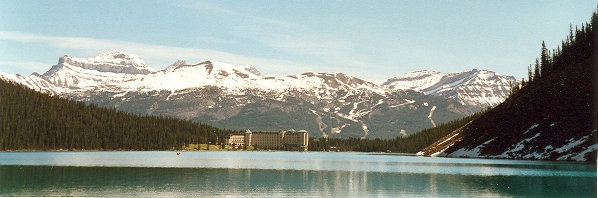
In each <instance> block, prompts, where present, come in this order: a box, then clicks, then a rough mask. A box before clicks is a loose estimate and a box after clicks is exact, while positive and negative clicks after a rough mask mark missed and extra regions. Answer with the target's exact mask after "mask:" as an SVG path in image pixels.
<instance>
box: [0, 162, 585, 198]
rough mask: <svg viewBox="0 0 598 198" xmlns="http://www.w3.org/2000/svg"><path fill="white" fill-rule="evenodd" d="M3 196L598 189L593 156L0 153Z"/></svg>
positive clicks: (556, 193) (541, 193)
mask: <svg viewBox="0 0 598 198" xmlns="http://www.w3.org/2000/svg"><path fill="white" fill-rule="evenodd" d="M0 196H144V197H145V196H148V197H149V196H152V197H154V196H169V197H170V196H201V197H241V196H243V197H313V196H323V197H413V196H420V197H421V196H424V197H513V196H533V197H572V196H574V197H596V164H580V163H570V162H545V161H519V160H493V159H457V158H427V157H416V156H398V155H380V154H374V153H326V152H209V151H197V152H182V154H181V155H180V156H179V155H176V152H174V151H140V152H139V151H123V152H0Z"/></svg>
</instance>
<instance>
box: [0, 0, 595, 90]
mask: <svg viewBox="0 0 598 198" xmlns="http://www.w3.org/2000/svg"><path fill="white" fill-rule="evenodd" d="M596 5H598V1H596V0H583V1H582V0H572V1H477V0H476V1H425V0H423V1H419V0H418V1H400V0H390V1H381V0H376V1H374V0H371V1H366V0H364V1H336V0H335V1H333V0H301V1H299V0H297V1H274V0H265V1H238V0H225V1H146V0H143V1H70V0H68V1H0V72H9V73H19V74H22V75H29V74H30V73H31V72H38V73H43V72H45V71H46V70H48V69H50V67H51V66H52V65H54V64H56V62H57V60H58V57H60V56H62V55H71V56H76V57H88V56H94V55H97V54H99V53H101V52H106V51H126V52H129V53H132V54H136V55H139V56H141V57H142V58H143V59H144V60H145V61H146V62H147V63H148V65H150V66H151V67H153V68H154V69H157V70H159V69H163V68H164V67H166V66H167V65H169V64H171V63H172V62H174V61H176V60H178V59H185V60H187V62H188V63H196V62H200V61H204V60H208V59H212V60H218V61H222V62H229V63H233V64H253V65H255V66H256V67H257V68H258V70H260V71H261V72H262V73H264V74H265V75H282V74H296V73H303V72H308V71H314V72H343V73H347V74H350V75H354V76H357V77H360V78H363V79H365V80H369V81H372V82H376V83H381V82H384V81H385V80H386V79H388V78H391V77H394V76H397V75H400V74H403V73H405V72H409V71H414V70H421V69H428V70H436V71H441V72H461V71H465V70H470V69H473V68H478V69H487V70H492V71H496V72H498V73H501V74H508V75H514V76H516V77H518V78H521V77H524V76H525V75H526V73H527V69H526V67H527V65H529V64H530V63H533V62H534V59H535V58H536V56H537V55H538V53H539V50H540V49H539V48H540V43H541V42H542V40H545V41H546V44H547V46H548V47H549V48H554V47H556V46H557V44H558V43H560V42H561V40H562V39H563V38H565V36H566V35H567V34H568V32H569V24H573V25H581V24H582V23H584V22H586V21H588V20H589V18H590V16H591V14H592V11H593V10H594V9H596Z"/></svg>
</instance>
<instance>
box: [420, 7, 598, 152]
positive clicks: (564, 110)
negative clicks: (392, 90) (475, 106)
mask: <svg viewBox="0 0 598 198" xmlns="http://www.w3.org/2000/svg"><path fill="white" fill-rule="evenodd" d="M597 27H598V14H597V13H596V12H594V14H593V16H592V18H591V22H590V23H586V24H583V25H582V26H581V27H579V26H578V27H575V28H573V27H572V26H571V28H570V35H569V36H568V37H567V38H566V39H565V40H563V42H562V45H561V46H558V47H557V49H555V50H552V52H551V51H549V50H548V49H547V48H546V45H545V44H544V42H542V45H541V50H540V57H539V59H536V63H535V66H534V67H533V69H532V66H531V65H530V67H529V68H528V71H529V72H528V73H529V77H528V80H527V82H526V81H525V80H522V82H521V84H520V85H518V86H516V87H514V89H513V93H512V95H511V96H510V97H509V98H508V99H507V100H506V101H505V102H503V103H502V104H500V105H498V106H497V107H496V108H494V109H493V110H491V111H489V112H488V113H486V114H484V115H483V116H481V117H480V118H478V119H476V120H475V121H473V122H472V123H470V124H468V125H466V126H464V127H463V128H462V129H460V130H457V131H455V132H454V133H452V134H451V135H449V136H447V137H445V138H443V139H441V140H439V141H438V142H436V143H434V144H433V145H431V146H430V147H427V148H426V149H424V150H423V151H422V154H424V155H439V156H453V157H490V158H509V159H549V160H576V161H595V160H596V150H597V149H598V143H597V140H596V138H597V134H596V133H597V132H598V130H597V126H596V121H597V115H596V107H597V104H596V98H597V93H596V86H597V82H596V80H597V79H596V78H597V74H596V68H597V67H598V55H597V53H598V47H597V46H596V40H597V39H596V38H597V35H598V34H597Z"/></svg>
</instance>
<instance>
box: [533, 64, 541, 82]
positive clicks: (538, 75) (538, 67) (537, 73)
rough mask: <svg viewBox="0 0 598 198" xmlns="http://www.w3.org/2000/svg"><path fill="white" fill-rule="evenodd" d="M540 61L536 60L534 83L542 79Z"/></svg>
mask: <svg viewBox="0 0 598 198" xmlns="http://www.w3.org/2000/svg"><path fill="white" fill-rule="evenodd" d="M540 77H541V76H540V61H538V58H536V64H535V65H534V81H535V80H538V79H540Z"/></svg>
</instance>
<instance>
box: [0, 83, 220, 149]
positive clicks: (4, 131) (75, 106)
mask: <svg viewBox="0 0 598 198" xmlns="http://www.w3.org/2000/svg"><path fill="white" fill-rule="evenodd" d="M229 132H230V131H226V130H221V129H218V128H215V127H212V126H209V125H205V124H196V123H193V122H191V121H183V120H180V119H175V118H164V117H155V116H138V115H133V114H131V113H125V112H119V111H116V110H114V109H108V108H100V107H97V106H95V105H88V104H85V103H83V102H77V101H72V100H66V99H63V98H60V97H58V96H49V95H45V94H42V93H39V92H36V91H34V90H31V89H29V88H26V87H25V86H22V85H18V84H15V83H12V82H7V81H4V80H2V79H0V150H59V149H66V150H169V149H178V148H180V147H181V146H183V145H186V144H189V143H207V142H212V143H215V142H216V141H217V140H218V141H222V140H224V135H225V134H226V133H229Z"/></svg>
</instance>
